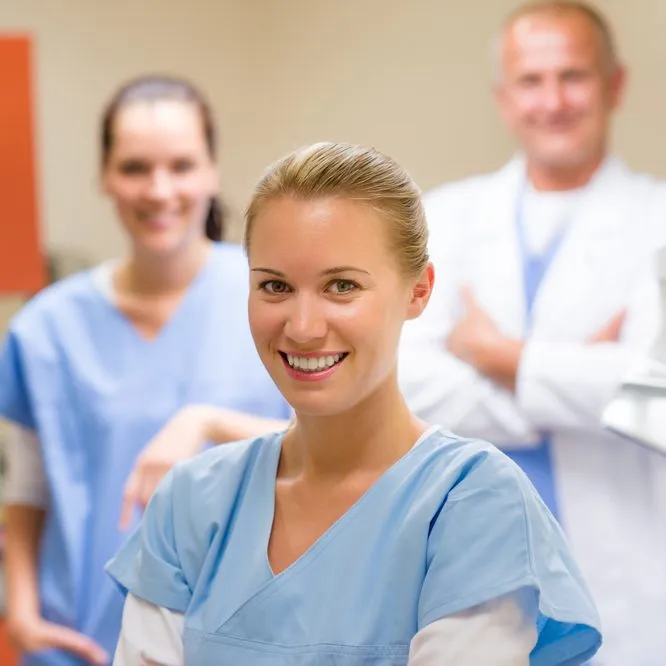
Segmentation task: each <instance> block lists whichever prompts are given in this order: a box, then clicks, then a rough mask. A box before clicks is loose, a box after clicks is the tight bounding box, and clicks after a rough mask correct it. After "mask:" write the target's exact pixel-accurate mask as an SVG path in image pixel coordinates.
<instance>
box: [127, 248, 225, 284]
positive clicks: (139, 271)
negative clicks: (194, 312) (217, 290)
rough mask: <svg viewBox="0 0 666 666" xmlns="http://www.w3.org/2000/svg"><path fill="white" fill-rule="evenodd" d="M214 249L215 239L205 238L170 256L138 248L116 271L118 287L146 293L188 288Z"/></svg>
mask: <svg viewBox="0 0 666 666" xmlns="http://www.w3.org/2000/svg"><path fill="white" fill-rule="evenodd" d="M211 248H212V244H211V242H210V241H208V240H207V239H202V240H201V241H200V242H199V241H197V242H193V243H191V244H190V245H189V246H187V247H186V248H184V249H182V250H180V251H178V252H174V253H172V254H170V255H166V256H165V255H155V254H150V253H147V252H141V251H135V252H134V253H133V254H132V255H131V256H130V257H129V258H128V259H127V260H126V261H124V262H122V263H121V265H120V267H119V269H118V273H117V274H116V282H117V286H119V287H120V288H121V290H123V291H127V292H131V293H134V294H137V295H142V296H160V295H168V294H175V293H179V292H182V291H185V290H186V289H187V288H188V286H189V285H190V284H191V283H192V281H193V280H194V279H195V278H196V276H197V275H198V273H199V271H200V270H201V269H202V268H203V266H204V265H205V264H206V261H207V260H208V255H209V252H210V251H211Z"/></svg>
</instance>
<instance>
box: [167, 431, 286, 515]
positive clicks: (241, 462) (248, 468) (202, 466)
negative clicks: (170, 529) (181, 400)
mask: <svg viewBox="0 0 666 666" xmlns="http://www.w3.org/2000/svg"><path fill="white" fill-rule="evenodd" d="M281 436H282V434H281V433H279V432H274V433H267V434H265V435H261V436H258V437H253V438H251V439H246V440H241V441H237V442H230V443H228V444H220V445H218V446H214V447H211V448H210V449H208V450H206V451H204V452H203V453H200V454H199V455H197V456H195V457H194V458H190V459H189V460H186V461H183V462H181V463H179V464H178V465H176V467H175V468H174V479H173V483H172V487H171V493H172V494H174V495H177V496H178V499H177V500H175V501H177V502H178V503H179V504H180V506H182V507H186V506H187V503H191V507H190V508H191V512H190V511H187V512H186V514H189V515H190V518H191V519H193V520H196V519H198V518H199V517H201V518H203V519H204V520H205V512H202V511H201V510H200V509H201V508H202V507H203V506H204V505H205V503H206V502H210V503H213V504H214V505H216V506H217V507H222V506H224V505H225V504H228V503H229V504H232V503H234V502H235V499H236V496H237V494H238V492H239V489H240V487H241V486H242V485H243V483H244V481H245V480H246V479H247V478H248V477H249V476H250V475H252V474H254V473H255V471H256V470H257V469H258V468H259V467H262V466H263V465H265V464H266V463H267V457H271V456H277V455H278V453H279V442H280V439H281ZM182 501H184V502H185V504H183V503H182Z"/></svg>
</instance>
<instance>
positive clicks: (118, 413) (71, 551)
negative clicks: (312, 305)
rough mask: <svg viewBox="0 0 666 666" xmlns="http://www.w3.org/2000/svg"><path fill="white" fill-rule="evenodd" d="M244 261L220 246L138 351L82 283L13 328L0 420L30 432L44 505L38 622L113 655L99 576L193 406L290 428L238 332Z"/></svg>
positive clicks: (73, 282)
mask: <svg viewBox="0 0 666 666" xmlns="http://www.w3.org/2000/svg"><path fill="white" fill-rule="evenodd" d="M248 286H249V278H248V267H247V259H246V257H245V255H244V253H243V251H242V250H241V248H240V247H239V246H236V245H231V244H217V245H215V246H214V248H213V251H212V252H211V254H210V257H209V259H208V261H207V263H206V265H205V266H204V268H203V269H202V270H201V271H200V273H199V275H198V276H197V278H196V279H195V280H194V282H193V283H192V285H191V287H190V288H189V291H188V293H187V294H186V295H185V297H184V299H183V301H182V302H181V304H180V305H179V307H178V309H177V311H176V312H175V314H174V316H173V317H172V319H171V320H170V321H169V322H168V323H167V324H166V326H165V327H164V328H163V329H162V331H161V332H160V333H159V335H158V337H157V338H156V339H155V340H153V341H147V340H146V339H145V338H142V337H141V336H140V335H139V334H138V333H137V331H136V329H135V328H134V327H133V326H132V325H131V324H130V322H129V321H128V320H127V319H126V318H125V317H124V316H123V314H122V313H121V312H120V311H119V310H118V309H117V308H115V307H114V305H113V304H112V303H111V302H110V301H109V299H108V297H107V296H106V295H105V294H104V293H103V292H102V291H101V289H100V288H99V287H98V285H97V284H96V282H95V280H94V276H93V273H92V272H84V273H80V274H78V275H75V276H72V277H70V278H68V279H66V280H64V281H62V282H59V283H57V284H55V285H53V286H52V287H50V288H48V289H46V290H45V291H44V292H42V293H40V294H39V295H37V296H36V297H35V298H34V299H33V300H32V301H31V302H30V303H29V304H28V305H27V306H26V307H25V308H24V309H23V310H22V311H21V312H20V313H19V314H18V315H17V316H16V318H15V319H14V320H13V322H12V323H11V327H10V330H9V333H8V335H7V338H6V340H5V343H4V349H3V350H2V353H1V355H0V416H2V417H5V418H7V419H9V420H11V421H14V422H16V423H18V424H20V425H21V426H23V427H26V428H30V429H33V430H35V431H36V432H37V433H38V436H39V440H40V442H41V447H42V452H43V457H44V465H45V472H46V476H47V479H48V484H49V489H50V505H49V509H48V513H47V519H46V525H45V530H44V534H43V539H42V544H41V551H40V564H39V586H40V594H41V605H42V613H43V616H44V617H45V618H46V619H47V620H50V621H52V622H56V623H58V624H63V625H65V626H67V627H72V628H74V629H76V630H78V631H81V632H83V633H85V634H87V635H89V636H91V637H92V638H94V639H95V640H96V641H98V642H99V643H100V644H101V645H102V646H103V647H104V648H105V649H106V650H107V651H109V653H111V654H113V651H114V649H115V645H116V642H117V638H118V634H119V630H120V623H121V616H122V604H123V597H122V595H121V594H120V593H119V591H118V589H117V587H116V586H115V585H114V584H113V582H112V581H111V580H110V579H109V578H108V576H107V575H106V574H105V572H104V564H105V563H106V562H107V561H108V560H109V558H110V557H111V556H112V555H113V554H114V553H115V552H116V551H117V550H118V548H119V547H120V546H121V544H122V543H123V542H124V541H125V539H126V538H127V535H126V534H124V533H121V532H119V530H118V520H119V512H120V507H121V501H122V491H123V487H124V485H125V482H126V480H127V477H128V475H129V473H130V471H131V470H132V467H133V465H134V462H135V460H136V458H137V456H138V454H139V453H140V452H141V450H142V449H143V448H144V447H145V445H146V444H147V443H148V442H149V441H150V439H151V438H152V437H153V436H154V435H155V434H156V433H157V432H158V431H159V430H160V428H161V427H162V426H164V424H165V423H166V421H167V420H168V419H169V418H170V417H171V416H173V414H174V413H175V412H176V411H177V410H178V409H180V408H181V407H183V406H185V405H187V404H189V403H211V404H215V405H220V406H224V407H228V408H232V409H236V410H240V411H243V412H248V413H251V414H257V415H261V416H266V417H273V418H287V417H288V416H289V409H288V406H287V405H286V403H285V402H284V400H283V398H282V397H281V395H280V394H279V392H278V391H277V389H276V387H275V386H274V384H273V382H272V381H271V379H270V377H269V375H268V373H267V372H266V370H265V369H264V367H263V365H262V363H261V361H260V359H259V357H258V354H257V352H256V349H255V347H254V343H253V341H252V338H251V336H250V331H249V325H248V321H247V295H248ZM78 663H79V662H78V660H75V659H74V658H73V657H72V656H71V655H68V654H64V653H61V652H55V651H49V652H45V653H41V654H37V655H33V656H27V657H26V658H25V659H24V664H26V665H27V666H65V665H67V666H71V665H73V664H78Z"/></svg>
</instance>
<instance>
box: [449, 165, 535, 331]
mask: <svg viewBox="0 0 666 666" xmlns="http://www.w3.org/2000/svg"><path fill="white" fill-rule="evenodd" d="M490 179H491V180H490V181H489V187H487V188H485V191H484V196H483V199H481V200H479V201H476V202H474V204H473V206H474V208H473V211H474V212H473V214H472V215H471V216H470V217H469V219H468V220H467V222H468V230H467V238H466V241H465V247H464V248H463V252H464V253H465V254H468V255H469V259H468V261H466V262H464V264H465V266H466V268H464V269H463V271H469V272H468V273H467V274H466V275H464V276H463V280H462V282H463V283H469V284H473V287H474V291H475V294H476V297H477V299H478V300H479V302H480V304H481V306H482V307H483V308H484V309H485V310H486V311H487V312H488V314H489V315H490V316H491V318H492V319H493V321H495V323H496V324H497V325H498V326H499V328H500V329H501V330H502V332H504V333H505V334H507V335H511V336H520V335H521V334H522V332H523V330H524V327H525V305H524V296H523V279H522V263H521V258H520V254H519V252H518V247H517V244H516V207H517V202H518V197H519V194H520V190H521V188H522V187H523V183H524V180H525V163H524V160H523V158H522V157H516V158H514V159H513V160H511V162H509V163H508V164H507V165H506V166H505V167H504V168H502V169H501V170H500V171H499V172H498V173H497V174H495V175H493V176H491V177H490Z"/></svg>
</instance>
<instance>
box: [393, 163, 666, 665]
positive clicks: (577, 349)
mask: <svg viewBox="0 0 666 666" xmlns="http://www.w3.org/2000/svg"><path fill="white" fill-rule="evenodd" d="M524 182H525V164H524V160H523V159H522V158H520V157H519V158H516V159H514V160H512V161H511V162H510V163H509V164H508V165H506V166H505V167H504V168H503V169H501V170H500V171H498V172H496V173H493V174H490V175H483V176H479V177H474V178H470V179H468V180H464V181H462V182H458V183H453V184H450V185H445V186H443V187H440V188H438V189H436V190H434V191H432V192H431V193H429V194H428V195H427V196H426V197H425V201H426V211H427V216H428V222H429V226H430V233H431V240H430V253H431V257H432V260H433V262H434V264H435V271H436V286H435V289H434V292H433V295H432V299H431V301H430V303H429V305H428V307H427V308H426V311H425V312H424V314H423V315H422V316H421V317H420V318H419V319H416V320H414V321H411V322H408V323H407V324H406V326H405V329H404V332H403V337H402V341H401V349H400V366H399V377H400V382H401V386H402V389H403V391H404V393H405V396H406V398H407V401H408V403H409V404H410V406H411V407H412V409H414V410H415V411H416V412H417V413H418V414H419V415H420V416H421V417H422V418H424V419H426V420H428V421H431V422H436V423H440V424H443V425H445V426H447V427H449V428H450V429H451V430H453V431H454V432H456V433H457V434H461V435H469V436H474V437H481V438H484V439H487V440H489V441H491V442H493V443H495V444H497V445H499V446H500V447H501V446H502V445H511V446H515V445H519V444H523V445H525V446H529V445H530V443H532V442H536V441H538V439H539V435H538V433H539V431H549V432H550V433H551V435H552V443H553V456H554V461H555V469H556V488H557V493H558V503H559V510H560V519H561V521H562V523H563V525H564V527H565V530H566V531H567V532H568V534H569V538H570V540H571V542H572V547H573V549H574V552H575V554H576V556H577V558H578V561H579V563H580V565H581V567H582V568H583V570H584V573H585V575H586V576H587V579H588V581H589V583H590V586H591V588H592V592H593V595H594V597H595V600H596V601H597V603H598V605H599V609H600V612H601V617H602V623H603V624H604V628H605V640H606V647H605V649H602V652H601V654H602V655H605V656H604V657H603V658H602V660H601V662H600V663H602V664H604V665H606V664H608V665H609V666H611V665H612V666H616V665H617V666H627V665H628V664H631V666H656V664H657V663H659V664H663V659H664V656H663V655H664V654H666V631H665V630H664V627H665V626H666V506H663V505H662V503H663V497H664V495H663V493H662V494H661V495H660V494H659V492H658V490H657V488H658V486H659V485H660V484H663V483H665V482H666V473H665V471H664V470H665V468H666V458H664V457H660V456H659V455H658V454H656V453H654V452H652V451H650V450H648V449H646V448H642V447H641V446H639V445H638V444H635V443H633V442H628V441H624V440H621V439H620V438H619V437H616V436H614V435H611V434H609V433H607V432H605V431H604V430H602V428H601V426H600V416H601V414H602V411H603V408H604V406H605V405H606V404H607V403H608V401H609V400H610V398H611V396H612V395H613V392H614V390H615V389H616V388H617V386H618V385H619V384H620V382H621V380H622V378H623V376H624V375H625V373H626V372H627V369H628V368H629V367H630V366H631V364H632V362H633V361H634V360H635V358H636V355H637V353H639V352H641V351H643V350H645V349H646V348H647V347H648V346H649V344H650V342H651V341H652V339H653V338H654V336H655V335H656V333H657V331H658V329H659V315H660V312H659V305H658V303H659V294H658V283H657V279H656V275H655V273H654V271H653V262H652V257H653V255H654V251H655V249H656V247H657V246H658V245H660V244H661V243H663V242H664V241H666V185H665V184H664V183H661V182H659V181H657V180H655V179H653V178H651V177H649V176H645V175H639V174H635V173H632V172H631V171H629V170H628V169H627V167H626V166H625V165H624V164H622V163H621V162H620V161H619V160H617V159H615V158H609V159H607V160H606V161H605V163H604V164H603V165H602V167H601V168H600V169H599V171H598V172H597V174H596V175H595V177H594V178H593V180H592V182H591V183H590V184H589V186H588V188H587V189H586V191H585V192H584V194H583V196H582V198H581V200H580V201H579V202H578V205H577V208H576V213H575V215H574V216H573V219H572V220H571V221H570V228H569V233H568V234H567V236H566V237H565V240H564V242H563V244H562V246H561V247H560V250H559V252H558V254H557V255H556V257H555V259H554V261H553V263H552V265H551V268H550V270H549V271H548V273H547V274H546V276H545V277H544V280H543V282H542V286H541V289H540V290H539V293H538V294H537V298H536V301H535V304H534V309H533V321H532V332H531V334H530V335H529V338H528V339H527V341H526V345H525V347H524V351H523V354H522V359H521V363H520V367H519V372H518V377H517V388H516V392H515V394H514V393H512V392H510V391H508V390H505V389H503V388H502V387H500V386H498V385H497V384H495V383H493V382H492V381H490V380H489V379H487V378H485V377H484V376H482V375H480V374H479V373H478V372H477V371H476V370H475V369H474V368H472V367H471V366H469V365H466V364H465V363H463V362H461V361H459V360H458V359H457V358H455V357H453V356H452V355H450V354H448V353H447V352H446V349H445V340H446V337H447V334H448V332H449V331H450V329H451V327H452V326H453V324H454V323H455V322H456V320H457V319H458V317H459V316H460V312H461V309H460V308H461V304H460V299H459V289H460V287H461V285H463V284H469V285H471V287H472V288H473V291H474V293H475V295H476V297H477V299H478V300H479V302H480V304H481V306H482V307H483V308H484V309H485V310H486V312H488V314H489V315H490V316H491V317H492V319H493V320H494V322H495V323H496V324H497V325H498V327H499V328H500V330H501V331H502V332H503V333H504V334H506V335H508V336H511V337H515V338H520V339H523V338H524V337H525V335H524V331H525V305H524V296H523V294H524V292H523V284H522V269H521V260H520V256H519V250H518V245H517V242H516V217H515V216H516V206H517V202H518V197H519V194H520V191H521V189H522V188H523V186H524ZM622 308H627V310H628V315H627V319H626V321H625V325H624V327H623V329H622V337H621V340H620V341H619V342H618V343H605V344H596V345H589V344H586V343H585V341H586V339H587V338H588V337H589V336H590V335H592V334H593V333H595V332H596V331H597V330H599V329H600V328H601V327H602V326H604V324H606V323H607V322H608V321H609V320H610V319H611V318H612V317H613V316H614V315H615V314H617V312H618V311H620V310H621V309H622ZM660 496H661V498H662V499H661V500H659V499H658V498H659V497H660ZM652 655H659V656H658V658H657V656H654V657H653V656H652ZM660 660H662V661H660Z"/></svg>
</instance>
